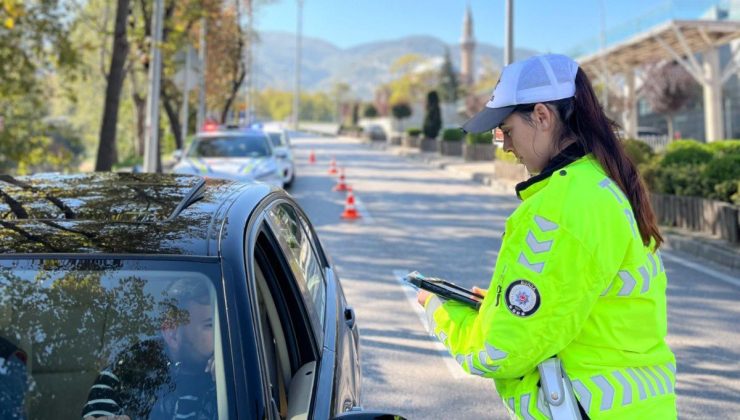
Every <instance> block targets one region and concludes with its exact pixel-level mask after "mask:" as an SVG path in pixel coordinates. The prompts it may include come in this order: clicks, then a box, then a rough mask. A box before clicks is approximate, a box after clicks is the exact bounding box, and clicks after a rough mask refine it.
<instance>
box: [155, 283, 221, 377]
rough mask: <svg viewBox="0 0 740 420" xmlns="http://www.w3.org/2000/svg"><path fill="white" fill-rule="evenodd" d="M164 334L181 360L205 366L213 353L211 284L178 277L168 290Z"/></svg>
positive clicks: (171, 350) (175, 356)
mask: <svg viewBox="0 0 740 420" xmlns="http://www.w3.org/2000/svg"><path fill="white" fill-rule="evenodd" d="M166 296H167V309H166V310H165V316H164V320H163V321H164V322H163V323H162V336H163V337H164V341H165V343H167V347H168V349H169V351H170V353H171V355H172V357H173V358H174V359H175V360H176V361H178V362H186V363H187V364H190V363H192V364H195V365H202V364H204V363H205V362H206V361H207V360H208V358H210V357H211V355H212V354H213V309H212V307H211V298H210V291H209V289H208V283H207V282H206V281H204V280H200V279H181V280H177V281H175V282H174V283H172V285H170V287H169V288H168V289H167V294H166Z"/></svg>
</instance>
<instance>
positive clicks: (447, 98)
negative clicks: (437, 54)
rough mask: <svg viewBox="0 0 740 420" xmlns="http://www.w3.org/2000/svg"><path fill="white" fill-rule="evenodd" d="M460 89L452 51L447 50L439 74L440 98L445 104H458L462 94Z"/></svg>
mask: <svg viewBox="0 0 740 420" xmlns="http://www.w3.org/2000/svg"><path fill="white" fill-rule="evenodd" d="M459 89H460V86H459V83H458V81H457V73H456V72H455V68H454V67H453V66H452V60H451V59H450V50H449V48H445V59H444V62H443V63H442V68H441V69H440V72H439V96H440V98H441V99H442V101H443V102H447V103H451V102H456V101H457V99H458V97H459V93H460V92H459Z"/></svg>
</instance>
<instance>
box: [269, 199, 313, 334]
mask: <svg viewBox="0 0 740 420" xmlns="http://www.w3.org/2000/svg"><path fill="white" fill-rule="evenodd" d="M268 217H269V220H270V224H271V226H272V227H273V229H274V230H275V236H277V238H278V242H279V243H280V247H281V248H282V250H283V252H284V253H285V257H286V259H287V261H288V264H289V265H290V269H291V271H292V272H293V275H294V276H295V277H296V280H297V281H299V282H301V283H302V284H303V285H304V286H305V288H306V289H307V290H308V294H309V297H310V301H311V303H312V304H313V308H314V310H315V312H316V314H317V316H318V324H319V325H317V327H318V329H319V330H321V331H323V326H324V318H325V312H326V282H325V280H324V273H323V268H322V265H321V264H320V263H319V260H318V258H317V256H316V255H317V254H316V252H315V250H314V249H313V245H312V243H311V240H310V237H309V236H308V235H307V233H306V230H305V229H304V227H303V225H302V224H301V222H300V221H299V218H298V215H297V214H296V211H295V209H294V208H293V207H291V206H290V205H288V204H287V203H280V204H277V205H274V206H273V207H272V208H270V210H269V211H268Z"/></svg>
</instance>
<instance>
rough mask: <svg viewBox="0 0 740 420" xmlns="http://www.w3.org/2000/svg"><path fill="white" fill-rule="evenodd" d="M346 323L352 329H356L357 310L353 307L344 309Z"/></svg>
mask: <svg viewBox="0 0 740 420" xmlns="http://www.w3.org/2000/svg"><path fill="white" fill-rule="evenodd" d="M344 322H346V323H347V326H348V327H349V328H350V329H352V328H354V327H355V310H354V309H352V307H351V306H348V307H346V308H344Z"/></svg>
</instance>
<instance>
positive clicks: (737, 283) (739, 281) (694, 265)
mask: <svg viewBox="0 0 740 420" xmlns="http://www.w3.org/2000/svg"><path fill="white" fill-rule="evenodd" d="M660 255H662V256H664V257H665V258H666V259H667V260H670V261H671V262H674V263H676V264H680V265H682V266H684V267H688V268H691V269H694V270H696V271H699V272H702V273H704V274H707V275H710V276H712V277H714V278H716V279H719V280H722V281H724V282H725V283H729V284H731V285H733V286H736V287H740V279H738V278H737V277H733V276H730V275H728V274H725V273H721V272H719V271H716V270H712V269H711V268H707V267H704V266H702V265H699V264H697V263H693V262H691V261H686V260H684V259H681V258H679V257H677V256H675V255H673V254H669V253H668V252H665V251H664V252H661V253H660Z"/></svg>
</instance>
